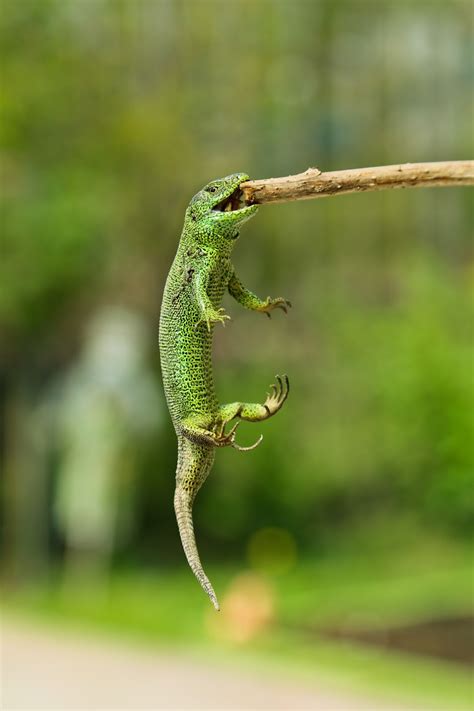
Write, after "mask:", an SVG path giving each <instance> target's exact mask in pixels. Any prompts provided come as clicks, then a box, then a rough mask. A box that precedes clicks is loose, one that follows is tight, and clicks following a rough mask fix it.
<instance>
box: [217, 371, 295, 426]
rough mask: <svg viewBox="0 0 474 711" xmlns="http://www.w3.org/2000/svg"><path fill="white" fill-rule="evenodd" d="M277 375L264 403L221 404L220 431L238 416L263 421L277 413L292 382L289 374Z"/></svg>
mask: <svg viewBox="0 0 474 711" xmlns="http://www.w3.org/2000/svg"><path fill="white" fill-rule="evenodd" d="M275 377H276V385H275V384H274V385H271V386H270V393H267V398H266V400H265V402H264V403H263V405H260V404H259V403H255V402H231V403H228V404H227V405H221V407H220V408H219V414H218V418H217V419H218V422H219V428H220V429H219V431H223V430H224V427H225V425H226V424H227V423H228V422H230V421H231V420H233V419H234V418H236V417H238V418H239V419H240V420H247V421H248V422H262V421H263V420H267V419H268V418H269V417H271V416H272V415H274V414H275V413H277V412H278V410H280V408H281V407H282V405H283V403H284V402H285V400H286V398H287V397H288V393H289V392H290V383H289V380H288V376H287V375H283V376H280V375H277V376H275Z"/></svg>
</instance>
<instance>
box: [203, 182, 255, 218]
mask: <svg viewBox="0 0 474 711" xmlns="http://www.w3.org/2000/svg"><path fill="white" fill-rule="evenodd" d="M257 210H258V206H257V205H246V204H245V202H244V200H243V199H242V193H241V191H240V189H239V187H238V186H237V187H236V188H235V189H234V190H233V191H232V193H231V194H230V195H227V196H226V197H225V198H223V199H222V200H220V201H219V202H218V203H216V204H215V205H214V206H213V207H212V209H211V214H212V216H213V217H214V218H216V217H217V219H222V217H223V215H225V216H226V217H225V218H224V219H226V221H227V220H229V221H232V222H236V223H237V222H239V223H240V222H244V221H246V220H248V219H249V218H250V217H252V215H254V214H255V213H256V212H257Z"/></svg>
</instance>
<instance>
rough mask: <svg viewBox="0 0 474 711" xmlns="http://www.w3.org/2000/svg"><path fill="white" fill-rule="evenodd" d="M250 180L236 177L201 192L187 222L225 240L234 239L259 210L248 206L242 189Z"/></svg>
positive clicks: (192, 204)
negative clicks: (242, 195) (244, 183)
mask: <svg viewBox="0 0 474 711" xmlns="http://www.w3.org/2000/svg"><path fill="white" fill-rule="evenodd" d="M248 179H249V176H248V175H246V174H245V173H234V174H233V175H228V176H227V177H226V178H219V179H218V180H213V181H212V182H210V183H209V184H208V185H206V186H205V187H204V188H203V189H202V190H200V191H199V192H198V193H197V194H196V195H195V196H194V197H193V198H192V200H191V202H190V203H189V207H188V209H187V210H186V222H189V224H191V225H192V224H196V226H197V227H199V228H203V231H207V229H208V228H210V230H211V232H212V233H213V234H216V233H217V234H218V235H219V236H221V237H224V238H226V239H235V238H236V237H237V235H238V228H239V227H240V225H241V224H242V223H243V222H245V221H246V220H249V219H250V218H251V217H252V216H253V215H255V213H256V212H257V210H258V207H257V205H249V206H245V203H244V202H243V199H242V197H241V192H240V190H239V186H240V184H241V183H243V182H245V181H246V180H248Z"/></svg>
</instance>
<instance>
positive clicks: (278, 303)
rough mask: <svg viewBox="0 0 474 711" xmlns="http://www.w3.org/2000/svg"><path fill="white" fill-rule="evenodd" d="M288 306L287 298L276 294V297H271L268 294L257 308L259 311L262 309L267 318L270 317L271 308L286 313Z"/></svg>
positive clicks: (289, 306) (289, 303)
mask: <svg viewBox="0 0 474 711" xmlns="http://www.w3.org/2000/svg"><path fill="white" fill-rule="evenodd" d="M290 308H291V301H288V299H283V298H282V297H281V296H278V297H277V298H276V299H271V298H270V297H269V296H267V299H266V301H265V302H264V304H263V306H262V307H261V308H260V309H259V311H262V312H263V313H265V314H267V316H268V318H271V314H270V311H273V309H281V310H282V311H284V312H285V313H286V314H287V313H288V309H290Z"/></svg>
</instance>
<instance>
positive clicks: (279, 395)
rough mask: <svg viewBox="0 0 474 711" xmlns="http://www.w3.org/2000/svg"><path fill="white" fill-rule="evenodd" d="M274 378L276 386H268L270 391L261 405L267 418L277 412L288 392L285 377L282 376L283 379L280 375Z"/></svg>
mask: <svg viewBox="0 0 474 711" xmlns="http://www.w3.org/2000/svg"><path fill="white" fill-rule="evenodd" d="M275 378H276V381H277V384H276V385H271V386H270V388H271V390H270V392H269V393H267V399H266V400H265V402H264V403H263V407H264V408H265V409H266V410H267V412H268V417H270V416H271V415H274V414H275V412H278V410H279V409H280V407H281V406H282V405H283V403H284V402H285V400H286V398H287V397H288V393H289V392H290V382H289V380H288V376H287V375H284V376H283V378H282V377H281V376H280V375H276V376H275Z"/></svg>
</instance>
